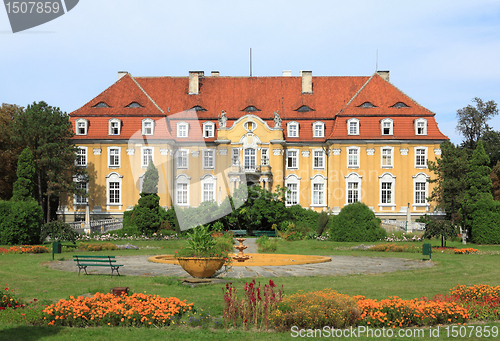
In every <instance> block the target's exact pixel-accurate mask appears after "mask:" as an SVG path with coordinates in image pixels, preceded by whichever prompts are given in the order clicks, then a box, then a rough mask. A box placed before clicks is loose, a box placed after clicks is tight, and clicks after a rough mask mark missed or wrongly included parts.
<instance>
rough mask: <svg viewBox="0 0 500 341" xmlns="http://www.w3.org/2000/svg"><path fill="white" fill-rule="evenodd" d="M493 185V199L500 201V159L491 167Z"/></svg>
mask: <svg viewBox="0 0 500 341" xmlns="http://www.w3.org/2000/svg"><path fill="white" fill-rule="evenodd" d="M490 178H491V185H492V194H493V199H495V200H497V201H500V161H497V163H496V165H495V166H494V167H493V168H492V169H491V174H490Z"/></svg>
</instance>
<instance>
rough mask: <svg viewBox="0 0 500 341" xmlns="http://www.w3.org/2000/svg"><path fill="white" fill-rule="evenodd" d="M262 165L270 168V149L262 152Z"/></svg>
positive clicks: (264, 149) (263, 149)
mask: <svg viewBox="0 0 500 341" xmlns="http://www.w3.org/2000/svg"><path fill="white" fill-rule="evenodd" d="M260 165H261V166H269V148H262V149H261V150H260Z"/></svg>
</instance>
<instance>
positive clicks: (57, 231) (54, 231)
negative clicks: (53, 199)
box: [41, 220, 78, 243]
mask: <svg viewBox="0 0 500 341" xmlns="http://www.w3.org/2000/svg"><path fill="white" fill-rule="evenodd" d="M47 237H50V240H53V241H56V242H63V241H65V242H72V243H74V242H75V241H76V239H77V238H78V233H77V232H76V231H75V230H73V229H72V228H71V226H69V224H66V223H64V222H62V221H58V220H56V221H51V222H50V223H47V224H44V225H43V227H42V237H41V239H42V241H44V240H45V239H46V238H47Z"/></svg>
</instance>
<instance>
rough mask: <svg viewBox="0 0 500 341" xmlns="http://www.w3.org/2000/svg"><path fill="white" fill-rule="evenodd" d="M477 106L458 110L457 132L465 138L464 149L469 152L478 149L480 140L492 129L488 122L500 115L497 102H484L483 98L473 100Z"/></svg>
mask: <svg viewBox="0 0 500 341" xmlns="http://www.w3.org/2000/svg"><path fill="white" fill-rule="evenodd" d="M472 101H473V102H475V103H476V105H475V106H472V105H468V106H466V107H464V108H462V109H458V110H457V119H458V124H457V131H458V132H459V133H460V134H461V135H462V136H463V137H464V141H463V143H462V147H464V148H467V149H468V150H469V151H471V152H472V151H473V150H474V149H476V145H477V143H478V141H479V140H481V138H482V137H483V136H484V134H486V133H487V132H488V131H489V130H491V129H490V127H489V126H488V120H490V119H491V118H492V117H493V116H496V115H498V109H497V104H496V102H495V101H488V102H483V100H482V99H481V98H478V97H476V98H474V99H473V100H472Z"/></svg>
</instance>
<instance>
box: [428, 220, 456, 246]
mask: <svg viewBox="0 0 500 341" xmlns="http://www.w3.org/2000/svg"><path fill="white" fill-rule="evenodd" d="M419 221H421V222H425V232H424V236H423V237H424V239H431V238H434V237H439V238H440V239H441V246H446V240H447V239H452V238H455V237H456V236H457V234H458V232H457V228H456V227H455V226H454V225H453V224H452V223H451V221H449V220H437V219H432V218H430V217H429V216H427V215H424V216H422V217H420V218H419Z"/></svg>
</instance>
